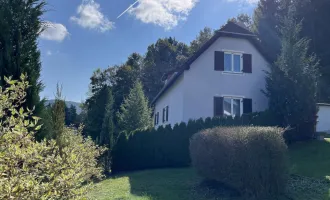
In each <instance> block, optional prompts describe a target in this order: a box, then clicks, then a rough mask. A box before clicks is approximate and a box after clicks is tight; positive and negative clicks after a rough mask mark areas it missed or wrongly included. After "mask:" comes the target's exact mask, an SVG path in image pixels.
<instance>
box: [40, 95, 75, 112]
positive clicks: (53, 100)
mask: <svg viewBox="0 0 330 200" xmlns="http://www.w3.org/2000/svg"><path fill="white" fill-rule="evenodd" d="M54 103H55V99H51V100H47V101H46V105H49V104H50V105H53V104H54ZM65 104H66V106H67V107H70V106H71V105H73V106H75V107H76V109H77V114H80V113H81V108H80V104H81V103H78V102H74V101H65Z"/></svg>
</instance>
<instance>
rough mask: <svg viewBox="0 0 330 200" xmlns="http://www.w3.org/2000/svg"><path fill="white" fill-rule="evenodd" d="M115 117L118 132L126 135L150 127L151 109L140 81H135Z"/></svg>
mask: <svg viewBox="0 0 330 200" xmlns="http://www.w3.org/2000/svg"><path fill="white" fill-rule="evenodd" d="M117 116H118V124H119V127H120V130H122V131H125V132H127V133H130V132H132V131H134V130H137V129H147V128H149V127H151V126H152V119H151V109H150V108H149V105H148V100H147V99H146V97H145V96H144V93H143V86H142V84H141V82H140V81H137V82H136V83H135V85H134V86H133V88H132V89H131V90H130V93H129V95H128V96H127V98H125V100H124V102H123V104H122V105H121V106H120V111H119V112H118V113H117Z"/></svg>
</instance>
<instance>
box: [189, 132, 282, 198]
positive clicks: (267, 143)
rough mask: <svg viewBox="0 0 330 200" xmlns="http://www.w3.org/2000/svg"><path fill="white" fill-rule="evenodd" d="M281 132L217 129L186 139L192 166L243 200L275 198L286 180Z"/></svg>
mask: <svg viewBox="0 0 330 200" xmlns="http://www.w3.org/2000/svg"><path fill="white" fill-rule="evenodd" d="M282 133H283V129H280V128H271V127H218V128H214V129H207V130H204V131H201V132H199V133H197V134H195V135H194V136H193V137H192V138H191V139H190V147H189V149H190V155H191V160H192V165H193V166H194V167H195V168H196V170H197V172H198V173H199V174H201V175H202V176H204V177H205V178H207V179H210V180H216V181H219V182H221V183H224V184H226V185H228V186H230V187H231V188H235V189H236V190H237V191H240V192H241V193H242V195H243V196H245V197H246V198H252V199H276V198H277V197H279V196H280V194H282V193H284V191H285V188H286V182H287V178H288V176H287V175H288V168H287V167H288V165H287V158H286V153H287V151H286V150H287V146H286V144H285V142H284V139H283V136H282Z"/></svg>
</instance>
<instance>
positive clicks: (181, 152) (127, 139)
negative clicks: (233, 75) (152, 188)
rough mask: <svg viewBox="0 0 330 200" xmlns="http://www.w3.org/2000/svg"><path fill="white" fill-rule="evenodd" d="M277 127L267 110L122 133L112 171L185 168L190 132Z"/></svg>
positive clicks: (188, 160) (191, 133) (114, 154)
mask: <svg viewBox="0 0 330 200" xmlns="http://www.w3.org/2000/svg"><path fill="white" fill-rule="evenodd" d="M246 125H259V126H276V125H277V124H276V121H275V120H273V119H272V117H271V115H270V114H269V113H268V112H262V113H253V114H250V115H244V116H242V117H237V118H235V119H233V118H231V117H229V118H213V119H211V118H207V119H205V120H202V119H200V120H193V121H189V122H188V124H185V123H181V124H177V125H175V126H174V127H173V129H172V128H171V127H170V126H167V127H165V128H164V127H160V128H158V129H157V130H155V129H151V130H144V131H135V132H133V133H131V134H130V135H129V136H127V135H125V134H121V135H120V137H119V138H118V141H117V144H116V145H115V147H114V149H113V152H112V172H120V171H131V170H143V169H152V168H165V167H186V166H189V165H190V164H191V160H190V155H189V139H190V138H191V137H192V135H193V134H195V133H197V132H199V131H201V130H204V129H208V128H213V127H218V126H246Z"/></svg>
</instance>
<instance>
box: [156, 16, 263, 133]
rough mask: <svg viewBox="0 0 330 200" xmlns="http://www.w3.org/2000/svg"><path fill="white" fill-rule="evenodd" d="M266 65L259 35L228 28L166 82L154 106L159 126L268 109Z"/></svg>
mask: <svg viewBox="0 0 330 200" xmlns="http://www.w3.org/2000/svg"><path fill="white" fill-rule="evenodd" d="M267 60H268V59H267V56H266V54H265V52H264V51H262V48H261V46H260V45H259V42H258V40H257V36H256V35H254V34H253V33H251V32H250V31H248V30H247V29H245V28H244V27H242V26H240V25H239V24H236V23H233V22H229V23H227V24H226V25H225V26H223V28H221V29H220V30H219V31H217V32H216V34H215V35H214V36H213V37H212V38H211V39H210V40H209V41H208V42H207V43H206V44H205V45H203V47H201V49H200V50H199V51H198V52H196V53H195V55H193V56H192V57H191V58H190V59H189V60H188V61H187V62H186V63H185V64H184V65H183V66H182V67H181V68H180V69H179V70H178V71H177V72H175V73H173V74H172V76H171V77H170V78H169V79H168V80H167V81H166V84H165V86H164V87H163V89H162V90H161V91H160V92H159V94H158V95H157V96H156V98H155V99H154V100H153V102H152V104H153V105H154V107H155V110H154V121H155V126H156V127H157V126H160V125H167V124H171V125H172V126H174V125H175V124H176V123H180V122H188V121H189V120H190V119H199V118H207V117H214V116H222V115H228V116H237V115H242V114H244V113H251V112H257V111H264V110H266V109H267V108H268V100H267V97H266V96H265V95H264V94H263V93H262V90H263V89H265V75H266V74H265V71H266V70H268V65H269V62H267Z"/></svg>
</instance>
